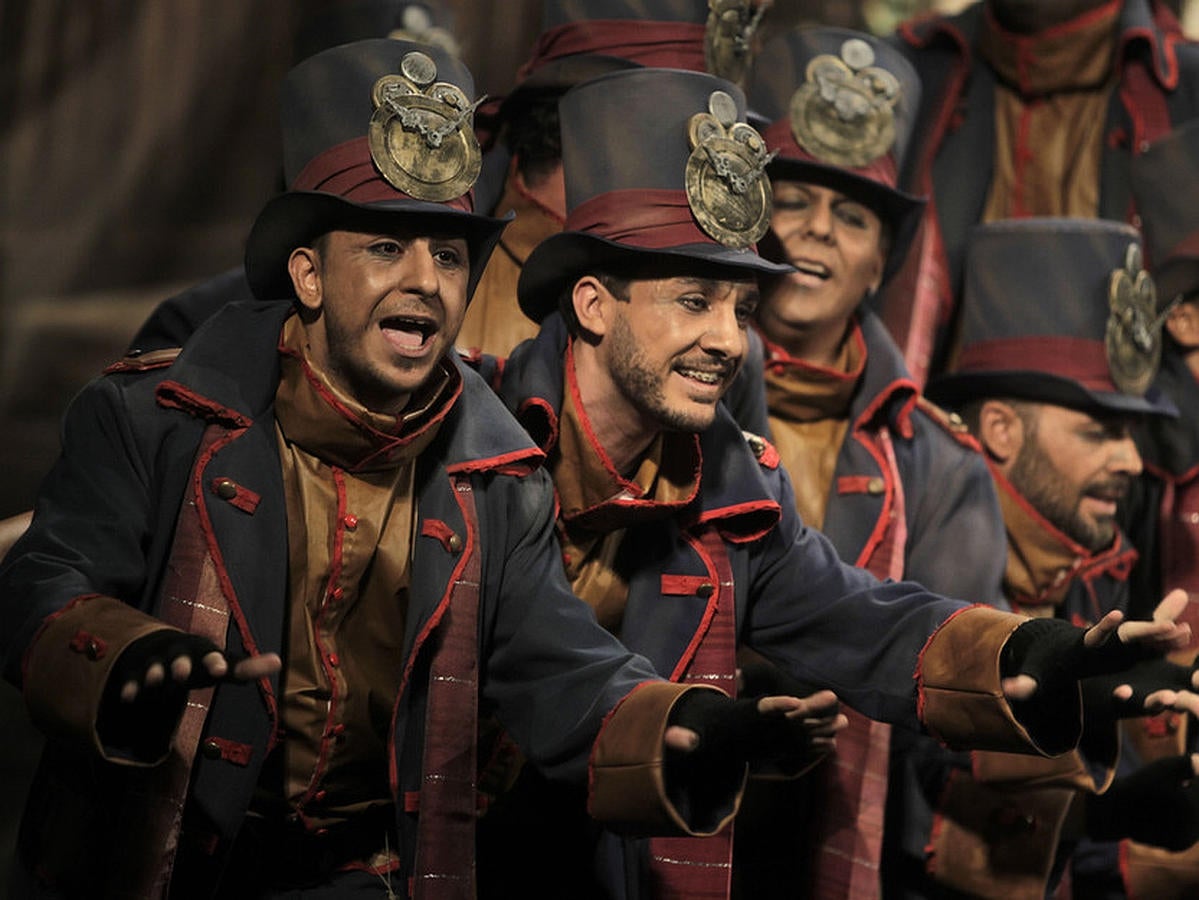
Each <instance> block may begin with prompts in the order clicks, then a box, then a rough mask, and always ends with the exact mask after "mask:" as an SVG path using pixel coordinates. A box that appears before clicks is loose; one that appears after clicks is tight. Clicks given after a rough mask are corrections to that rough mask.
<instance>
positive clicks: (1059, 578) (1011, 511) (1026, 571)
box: [991, 464, 1137, 610]
mask: <svg viewBox="0 0 1199 900" xmlns="http://www.w3.org/2000/svg"><path fill="white" fill-rule="evenodd" d="M991 475H992V476H993V477H994V479H995V485H996V487H997V488H998V494H999V506H1000V509H1001V510H1002V511H1003V523H1004V527H1005V529H1006V530H1007V536H1008V556H1007V569H1006V571H1005V572H1004V578H1003V582H1004V585H1003V586H1004V592H1005V593H1006V594H1007V597H1008V599H1009V600H1010V601H1011V602H1012V604H1013V605H1014V606H1016V607H1022V608H1024V609H1025V610H1030V609H1035V608H1037V607H1048V606H1057V605H1058V604H1060V603H1061V602H1062V601H1063V600H1064V599H1065V597H1066V594H1067V593H1068V592H1069V590H1070V588H1071V586H1072V585H1073V584H1075V583H1076V582H1078V581H1082V582H1093V581H1094V580H1095V579H1097V578H1099V577H1102V576H1107V577H1111V578H1115V579H1117V580H1119V581H1124V580H1125V579H1127V578H1128V573H1129V571H1131V569H1132V566H1133V564H1134V563H1135V562H1136V559H1137V552H1136V551H1135V550H1133V549H1131V548H1130V547H1129V546H1128V545H1127V542H1126V541H1125V539H1124V536H1123V535H1122V534H1120V533H1119V532H1117V533H1116V538H1115V540H1113V541H1112V544H1111V546H1109V547H1108V548H1106V549H1105V550H1101V551H1099V552H1097V553H1092V552H1091V551H1089V550H1087V549H1086V548H1085V547H1083V546H1082V545H1080V544H1078V543H1076V542H1075V541H1073V540H1071V539H1070V538H1069V537H1067V536H1066V535H1065V534H1063V533H1062V532H1061V531H1059V530H1058V529H1057V528H1055V527H1054V526H1053V525H1052V524H1050V522H1049V521H1048V520H1047V519H1046V518H1045V517H1044V516H1042V515H1041V514H1040V513H1039V512H1037V510H1036V509H1034V508H1033V506H1032V505H1031V504H1030V503H1029V502H1028V500H1026V499H1025V498H1024V496H1023V495H1022V494H1021V493H1020V492H1019V491H1017V490H1016V488H1015V487H1013V486H1012V483H1011V482H1010V481H1008V480H1007V478H1005V477H1004V476H1003V475H1002V474H1001V473H1000V472H999V470H998V469H997V468H996V467H995V466H994V465H993V464H991Z"/></svg>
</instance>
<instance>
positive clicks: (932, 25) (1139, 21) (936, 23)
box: [898, 0, 1184, 90]
mask: <svg viewBox="0 0 1199 900" xmlns="http://www.w3.org/2000/svg"><path fill="white" fill-rule="evenodd" d="M983 12H984V4H983V3H981V2H980V3H971V4H968V5H967V6H966V8H965V9H963V10H962V11H961V12H959V13H956V14H954V15H952V16H925V17H921V18H917V19H913V20H911V21H909V22H906V23H904V24H902V25H900V27H899V30H898V33H899V36H900V37H901V38H902V39H903V40H904V41H905V42H906V43H908V44H909V45H911V46H913V47H916V48H930V47H935V46H941V47H948V48H950V49H951V50H952V52H953V53H954V54H956V55H957V56H959V57H960V58H961V65H963V66H967V67H969V66H971V65H973V63H974V48H975V47H976V46H977V45H978V39H979V34H980V32H981V31H982V28H983V27H984V26H983ZM1116 31H1117V34H1118V35H1119V38H1118V41H1119V43H1118V46H1117V48H1116V65H1117V66H1118V67H1120V68H1122V67H1123V65H1124V63H1125V62H1126V61H1127V60H1129V59H1133V58H1137V57H1141V58H1144V59H1146V60H1147V61H1148V62H1149V64H1150V65H1149V68H1150V69H1151V71H1152V72H1153V76H1154V78H1155V79H1156V80H1157V82H1158V84H1160V85H1161V87H1163V88H1164V89H1166V90H1173V89H1174V88H1175V87H1177V86H1178V58H1177V54H1176V53H1175V45H1176V44H1178V43H1179V42H1181V41H1182V40H1184V38H1183V36H1182V34H1181V32H1180V31H1179V29H1178V23H1177V20H1176V19H1175V18H1174V15H1173V13H1171V12H1170V11H1169V10H1168V9H1166V8H1165V4H1159V5H1157V6H1156V7H1154V6H1151V4H1150V2H1149V0H1124V4H1123V6H1122V7H1121V9H1120V15H1119V19H1118V21H1117V25H1116ZM926 87H928V86H927V85H926Z"/></svg>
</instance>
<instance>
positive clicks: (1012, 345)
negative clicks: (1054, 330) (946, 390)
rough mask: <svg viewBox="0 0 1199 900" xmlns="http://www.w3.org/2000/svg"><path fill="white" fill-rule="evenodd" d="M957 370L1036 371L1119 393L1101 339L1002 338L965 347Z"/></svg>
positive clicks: (1060, 337)
mask: <svg viewBox="0 0 1199 900" xmlns="http://www.w3.org/2000/svg"><path fill="white" fill-rule="evenodd" d="M954 371H955V373H957V374H961V375H965V374H975V373H986V372H1011V371H1035V372H1038V373H1040V374H1045V375H1056V376H1058V377H1059V378H1068V379H1070V380H1071V381H1075V382H1077V383H1078V384H1080V385H1082V386H1083V387H1084V388H1086V389H1087V390H1090V391H1103V392H1106V393H1120V388H1119V387H1117V386H1116V382H1115V381H1113V380H1112V372H1111V367H1110V366H1109V365H1108V360H1107V351H1106V349H1105V347H1104V344H1103V342H1102V341H1092V340H1086V339H1085V338H1076V337H1062V336H1050V335H1045V336H1038V337H1018V338H999V339H995V340H987V341H979V342H978V343H976V344H971V345H970V346H968V347H965V348H963V349H962V352H961V355H960V356H959V357H958V363H957V366H956V367H955V369H954Z"/></svg>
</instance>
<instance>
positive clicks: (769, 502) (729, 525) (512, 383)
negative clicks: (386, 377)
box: [499, 313, 780, 541]
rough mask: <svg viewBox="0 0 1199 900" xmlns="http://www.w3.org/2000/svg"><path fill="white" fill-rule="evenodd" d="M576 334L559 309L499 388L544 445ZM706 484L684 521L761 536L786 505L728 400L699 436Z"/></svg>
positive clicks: (549, 444)
mask: <svg viewBox="0 0 1199 900" xmlns="http://www.w3.org/2000/svg"><path fill="white" fill-rule="evenodd" d="M567 343H568V336H567V331H566V325H565V323H564V322H563V321H562V317H561V316H559V315H558V314H557V313H553V314H551V315H549V316H547V317H546V319H545V320H544V321H543V322H542V323H541V331H540V332H539V333H538V335H537V337H535V338H534V339H533V340H530V341H525V342H524V343H523V344H521V345H520V346H519V347H517V348H516V350H514V351H513V353H512V356H510V357H509V358H508V361H507V364H506V365H505V366H504V371H503V376H502V381H501V384H500V387H499V394H500V396H501V398H503V400H504V403H505V404H506V405H507V406H508V408H509V409H510V410H512V411H513V413H514V414H515V415H516V417H517V419H518V420H519V421H520V423H521V424H522V425H523V426H524V427H525V429H526V430H527V431H528V432H529V434H531V435H532V436H533V439H534V440H535V441H536V442H537V444H538V446H540V447H541V448H542V449H543V450H545V451H547V452H551V451H552V449H553V448H554V447H556V446H557V444H558V440H559V426H560V420H561V415H562V407H563V402H564V394H565V388H566V376H565V371H566V370H565V359H566V348H567ZM697 440H698V443H699V456H700V463H701V474H700V482H699V490H698V492H697V494H696V496H695V497H694V498H693V499H692V500H691V502H689V503H688V504H687V505H686V506H685V507H683V508H681V509H679V510H678V511H677V513H676V514H675V519H676V520H678V521H680V522H681V523H682V524H683V525H684V526H686V525H690V524H694V523H697V522H713V523H714V524H715V525H716V527H717V528H718V529H719V530H720V531H721V533H722V534H723V535H724V536H725V537H726V538H727V539H729V540H733V541H741V540H753V539H755V538H757V537H760V536H761V535H762V534H764V533H766V532H767V531H769V529H770V528H773V527H774V525H775V524H776V523H777V522H778V520H779V516H780V508H779V505H778V501H777V500H775V495H774V490H773V489H772V487H771V485H770V483H769V482H768V479H767V476H766V475H765V474H764V473H763V470H762V466H763V464H760V463H759V461H758V458H757V457H756V456H755V455H754V452H753V451H752V450H751V449H750V447H749V444H748V443H747V441H746V439H745V436H744V435H743V433H742V431H741V429H740V427H739V426H738V425H737V423H736V422H734V421H733V418H732V416H730V415H729V413H728V411H727V410H726V409H725V408H724V405H723V404H721V405H720V406H719V407H718V409H717V413H716V420H715V422H714V423H713V424H712V426H711V427H709V428H708V429H706V430H705V431H704V432H702V433H701V434H699V435H698V436H697Z"/></svg>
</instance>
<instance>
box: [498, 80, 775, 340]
mask: <svg viewBox="0 0 1199 900" xmlns="http://www.w3.org/2000/svg"><path fill="white" fill-rule="evenodd" d="M560 111H561V123H562V163H563V171H564V176H565V180H566V207H567V210H568V212H567V216H566V230H565V231H563V232H561V233H559V234H556V235H553V236H551V237H549V238H547V239H546V240H544V241H542V242H541V244H539V245H538V246H537V247H536V248H535V249H534V251H533V252H532V254H530V256H529V258H528V260H527V261H526V262H525V266H524V269H523V270H522V271H521V275H520V281H519V284H518V288H517V293H518V295H519V299H520V306H521V309H522V310H524V312H525V314H526V315H528V316H529V317H530V318H531V319H533V320H534V321H541V319H543V318H544V317H545V316H546V315H548V314H549V313H550V312H551V311H552V310H553V309H554V308H555V307H556V304H557V300H558V297H559V295H560V294H561V293H562V291H563V289H564V288H565V287H567V286H569V284H570V283H571V282H572V281H573V280H574V279H576V278H578V277H579V276H580V275H583V274H584V273H586V272H587V271H588V270H590V269H594V268H612V269H619V270H622V271H626V270H630V269H636V270H638V271H641V270H643V269H644V268H645V266H646V265H647V264H648V265H649V266H651V267H656V268H657V270H661V269H662V267H663V266H666V265H670V264H672V263H673V264H674V265H675V266H676V267H680V266H681V267H684V268H686V269H687V270H688V271H691V272H694V273H696V274H699V273H707V274H712V275H716V274H719V273H721V272H729V271H731V270H735V271H739V272H741V273H751V274H752V273H768V274H781V273H784V272H790V271H792V269H791V267H790V266H786V265H779V264H775V263H771V262H768V261H767V260H764V259H762V258H761V257H760V256H758V254H757V252H756V251H755V250H754V249H753V244H754V242H755V241H757V240H758V239H759V238H760V237H761V236H762V235H763V234H764V233H765V231H766V228H767V227H768V226H769V223H770V184H769V181H768V179H767V178H766V177H765V171H764V166H765V163H766V159H767V154H766V148H765V144H764V142H763V141H762V138H761V136H760V135H759V134H758V133H757V132H756V131H754V130H753V128H751V127H750V126H749V125H746V124H745V97H744V95H743V94H742V93H741V91H740V90H739V89H738V88H737V87H736V86H735V85H733V84H731V83H730V82H727V81H724V80H723V79H720V78H716V77H714V76H712V75H706V74H704V73H702V72H687V71H682V70H679V69H632V70H629V71H627V72H616V73H614V74H611V75H605V76H603V77H600V78H596V79H595V80H593V81H589V82H587V83H586V84H583V85H580V86H579V87H576V88H574V89H572V90H570V91H568V92H567V93H566V94H565V95H564V96H563V98H562V102H561V105H560Z"/></svg>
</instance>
